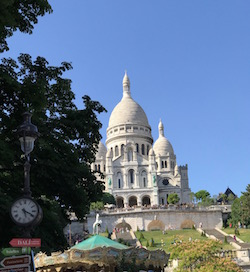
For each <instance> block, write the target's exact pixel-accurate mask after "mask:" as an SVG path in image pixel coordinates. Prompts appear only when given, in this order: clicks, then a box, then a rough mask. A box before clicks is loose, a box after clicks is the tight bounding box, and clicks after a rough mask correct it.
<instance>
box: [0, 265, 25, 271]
mask: <svg viewBox="0 0 250 272" xmlns="http://www.w3.org/2000/svg"><path fill="white" fill-rule="evenodd" d="M0 271H1V272H29V267H28V266H26V267H16V268H11V267H9V268H0Z"/></svg>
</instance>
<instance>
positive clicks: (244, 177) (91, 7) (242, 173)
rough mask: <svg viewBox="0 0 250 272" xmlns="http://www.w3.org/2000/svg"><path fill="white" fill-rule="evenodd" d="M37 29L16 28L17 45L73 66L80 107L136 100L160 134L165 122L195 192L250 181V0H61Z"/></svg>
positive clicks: (12, 42)
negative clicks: (125, 83)
mask: <svg viewBox="0 0 250 272" xmlns="http://www.w3.org/2000/svg"><path fill="white" fill-rule="evenodd" d="M50 3H51V5H52V7H53V9H54V12H53V13H52V14H50V15H49V14H48V15H46V16H45V17H41V18H40V19H39V23H38V24H37V25H36V26H35V29H34V33H33V34H32V35H28V34H20V33H17V32H16V33H15V34H14V36H13V37H12V38H10V39H9V40H8V42H9V46H10V51H9V52H8V53H6V54H2V57H3V56H6V57H7V56H11V57H14V58H16V57H17V56H18V54H19V53H29V54H31V55H32V56H33V57H36V56H38V55H40V56H44V57H46V58H47V60H48V61H49V62H50V64H51V65H59V64H60V63H61V62H62V61H69V62H72V65H73V67H74V69H73V70H72V71H71V72H68V73H67V74H66V76H67V77H69V78H71V79H72V81H73V84H72V88H73V91H74V92H75V94H76V104H77V105H78V107H79V108H81V107H82V102H81V97H82V96H83V95H85V94H88V95H89V96H90V97H91V98H92V99H93V100H98V101H99V102H100V103H101V104H102V105H103V106H104V107H106V109H107V110H108V113H106V114H101V115H100V116H99V117H100V120H101V122H102V123H103V129H102V130H101V133H102V135H103V142H105V139H106V128H107V125H108V120H109V116H110V114H111V112H112V109H113V108H114V107H115V105H116V104H117V103H118V102H119V101H120V99H121V97H122V78H123V75H124V70H125V69H127V71H128V75H129V77H130V81H131V92H132V97H133V98H134V100H135V101H137V102H138V103H139V104H140V105H141V106H142V108H143V109H144V110H145V112H146V114H147V116H148V120H149V123H150V125H151V128H152V134H153V138H154V140H156V139H157V138H158V123H159V120H160V118H161V119H162V121H163V123H164V127H165V136H166V137H167V138H168V139H169V141H170V142H171V143H172V145H173V148H174V151H175V154H176V156H177V163H178V164H179V165H183V164H186V163H187V164H188V166H189V181H190V187H191V189H192V191H194V192H197V191H198V190H200V189H206V190H208V191H209V192H210V193H211V195H214V194H218V193H219V192H224V191H225V190H226V188H227V186H229V187H230V188H231V189H232V190H233V191H234V192H235V193H236V194H238V195H240V194H241V192H242V191H244V190H245V188H246V186H247V184H248V183H250V144H249V142H250V106H249V104H250V1H249V0H238V1H235V0H233V1H231V0H220V1H218V0H204V1H201V0H178V1H176V0H157V1H153V0H150V1H149V0H127V1H119V0H73V1H69V0H67V1H66V0H53V1H50Z"/></svg>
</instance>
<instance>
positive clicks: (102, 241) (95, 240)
mask: <svg viewBox="0 0 250 272" xmlns="http://www.w3.org/2000/svg"><path fill="white" fill-rule="evenodd" d="M98 247H114V248H117V249H127V248H129V247H128V246H125V245H123V244H120V243H117V242H115V241H113V240H111V239H108V238H106V237H104V236H100V235H94V236H92V237H90V238H88V239H86V240H84V241H82V242H80V243H78V244H76V245H74V246H73V247H71V249H79V250H91V249H94V248H98Z"/></svg>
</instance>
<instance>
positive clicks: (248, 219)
mask: <svg viewBox="0 0 250 272" xmlns="http://www.w3.org/2000/svg"><path fill="white" fill-rule="evenodd" d="M241 204H242V220H241V223H242V224H244V225H246V226H249V225H250V184H248V185H247V188H246V191H245V192H243V193H242V196H241Z"/></svg>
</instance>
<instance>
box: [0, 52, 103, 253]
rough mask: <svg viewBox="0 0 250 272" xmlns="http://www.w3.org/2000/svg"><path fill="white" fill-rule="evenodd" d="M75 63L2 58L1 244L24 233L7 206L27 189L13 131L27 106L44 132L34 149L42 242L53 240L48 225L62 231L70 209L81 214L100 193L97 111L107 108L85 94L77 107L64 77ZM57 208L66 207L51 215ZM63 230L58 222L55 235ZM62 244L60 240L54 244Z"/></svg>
mask: <svg viewBox="0 0 250 272" xmlns="http://www.w3.org/2000/svg"><path fill="white" fill-rule="evenodd" d="M71 68H72V67H71V65H70V64H69V63H66V62H64V63H62V64H61V65H60V66H59V67H53V66H49V63H48V62H47V61H46V59H44V58H42V57H37V59H36V60H35V61H33V60H32V58H31V56H29V55H27V54H21V55H20V56H19V58H18V62H16V61H15V60H13V59H3V60H2V62H1V63H0V79H1V80H0V89H1V92H0V168H1V171H0V180H1V188H0V222H1V223H0V233H1V237H2V238H1V241H0V246H7V245H8V242H9V241H10V238H12V237H16V236H19V235H20V234H19V233H18V232H19V230H18V228H16V227H15V226H13V223H12V222H11V221H10V219H9V213H8V211H9V207H10V205H11V203H12V202H13V201H14V199H16V198H17V197H19V196H20V195H21V194H22V192H21V188H23V161H22V160H21V159H20V157H21V154H22V152H21V149H20V144H19V141H18V139H17V137H16V135H15V134H14V133H13V131H14V130H15V129H16V128H17V127H18V126H19V125H20V124H21V123H22V122H23V118H22V113H23V112H25V111H27V110H28V111H30V112H32V113H33V116H32V123H34V124H35V125H36V126H37V127H38V130H39V132H40V134H41V136H40V138H39V139H38V140H37V141H36V143H35V148H34V150H33V152H32V153H31V178H30V180H31V190H32V196H33V197H34V198H35V199H36V200H37V201H38V202H39V204H40V205H41V207H42V208H43V209H44V219H43V222H42V224H40V225H39V226H38V227H36V232H38V233H40V234H43V235H44V239H43V243H42V245H46V243H47V244H48V245H50V243H51V242H52V241H54V240H53V239H51V236H50V233H49V232H52V231H53V232H54V230H52V229H51V228H49V227H47V224H50V225H51V226H56V224H58V223H60V232H61V234H62V231H63V227H64V225H65V220H67V218H68V216H69V214H70V213H71V212H74V213H75V214H76V216H77V217H78V218H79V219H82V218H84V216H85V215H86V213H88V211H89V206H90V203H91V202H94V201H97V200H98V199H100V198H101V195H102V190H103V185H102V183H101V182H99V181H97V180H96V178H95V176H94V173H93V172H92V171H91V168H90V164H91V163H92V162H93V161H94V158H95V153H96V151H97V148H98V143H99V141H100V139H101V135H100V133H99V130H100V128H101V123H100V122H99V121H98V119H97V116H96V114H97V113H101V112H103V111H105V109H104V108H103V107H102V106H101V105H100V104H99V103H98V102H96V101H92V100H91V99H90V97H88V96H84V97H83V109H81V110H78V109H77V107H76V105H75V104H74V98H75V96H74V93H73V92H72V90H71V81H70V80H69V79H66V78H64V77H63V74H64V72H66V71H67V70H70V69H71ZM56 205H57V206H56ZM55 207H60V211H61V212H60V213H59V212H57V216H52V215H53V214H54V213H55V212H54V211H53V210H54V209H55ZM58 216H59V217H60V218H58ZM46 220H49V223H48V222H46ZM3 222H4V223H3ZM61 234H59V226H58V235H57V234H55V235H54V234H51V235H52V236H53V235H54V237H55V238H56V237H59V235H61ZM33 235H34V233H33ZM63 245H64V241H63V239H60V240H58V243H57V244H56V245H54V249H60V248H61V246H63ZM50 247H51V248H53V246H51V245H50ZM42 249H43V248H42Z"/></svg>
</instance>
